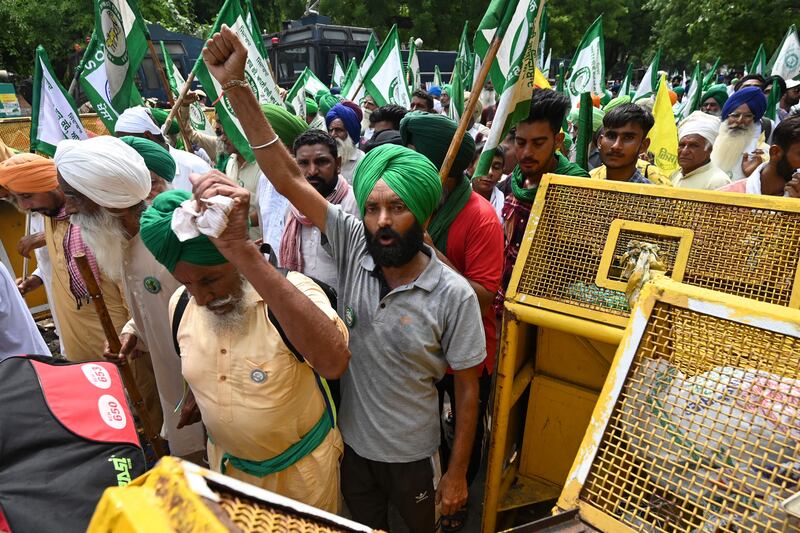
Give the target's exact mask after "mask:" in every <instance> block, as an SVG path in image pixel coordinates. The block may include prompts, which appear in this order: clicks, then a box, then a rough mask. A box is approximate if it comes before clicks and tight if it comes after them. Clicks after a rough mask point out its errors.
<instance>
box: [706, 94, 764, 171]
mask: <svg viewBox="0 0 800 533" xmlns="http://www.w3.org/2000/svg"><path fill="white" fill-rule="evenodd" d="M766 110H767V98H766V97H765V96H764V93H763V92H762V91H761V89H759V88H758V87H743V88H741V89H739V90H738V91H736V92H735V93H733V94H732V95H731V96H730V98H728V100H727V101H726V102H725V106H724V107H723V108H722V125H721V126H720V129H719V135H718V136H717V140H716V141H715V142H714V149H713V151H712V152H711V161H712V162H713V163H714V164H715V165H716V166H717V167H719V168H720V169H721V170H722V171H723V172H725V173H727V174H728V175H729V176H730V177H731V180H732V181H738V180H740V179H743V178H746V177H748V176H749V175H750V174H752V173H753V171H754V170H755V169H756V167H758V166H759V165H760V164H761V163H763V162H765V161H768V160H769V155H768V152H769V145H767V144H766V143H765V142H764V138H763V134H762V132H761V118H762V117H763V116H764V112H765V111H766Z"/></svg>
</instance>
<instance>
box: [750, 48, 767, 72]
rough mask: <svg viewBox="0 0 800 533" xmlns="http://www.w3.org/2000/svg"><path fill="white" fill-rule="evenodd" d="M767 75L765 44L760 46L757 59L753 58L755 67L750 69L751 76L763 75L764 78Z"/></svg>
mask: <svg viewBox="0 0 800 533" xmlns="http://www.w3.org/2000/svg"><path fill="white" fill-rule="evenodd" d="M766 73H767V51H766V50H764V43H761V44H760V45H758V51H757V52H756V57H755V58H753V65H752V66H751V67H750V72H749V74H761V75H762V76H764V75H766Z"/></svg>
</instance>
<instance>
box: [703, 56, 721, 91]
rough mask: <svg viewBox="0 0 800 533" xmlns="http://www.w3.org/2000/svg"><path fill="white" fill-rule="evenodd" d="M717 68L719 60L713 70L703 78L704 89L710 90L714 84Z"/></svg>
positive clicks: (715, 62) (712, 67)
mask: <svg viewBox="0 0 800 533" xmlns="http://www.w3.org/2000/svg"><path fill="white" fill-rule="evenodd" d="M717 67H719V58H717V59H716V60H715V61H714V64H713V65H712V66H711V69H710V70H709V71H708V72H706V75H705V76H703V89H708V88H709V87H711V85H713V84H714V79H715V78H716V77H717Z"/></svg>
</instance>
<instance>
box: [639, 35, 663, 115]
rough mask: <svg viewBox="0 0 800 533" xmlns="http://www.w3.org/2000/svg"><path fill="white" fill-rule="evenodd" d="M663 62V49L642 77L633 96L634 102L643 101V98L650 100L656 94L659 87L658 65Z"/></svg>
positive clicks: (659, 50)
mask: <svg viewBox="0 0 800 533" xmlns="http://www.w3.org/2000/svg"><path fill="white" fill-rule="evenodd" d="M660 62H661V48H659V49H658V50H657V51H656V55H655V56H654V57H653V60H652V61H651V62H650V66H649V67H647V70H646V71H645V73H644V76H643V77H642V81H641V83H639V86H638V87H637V88H636V92H635V93H634V94H633V101H634V102H635V101H637V100H641V99H642V98H650V97H651V96H653V95H654V94H656V86H657V85H658V64H659V63H660Z"/></svg>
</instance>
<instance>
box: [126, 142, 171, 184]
mask: <svg viewBox="0 0 800 533" xmlns="http://www.w3.org/2000/svg"><path fill="white" fill-rule="evenodd" d="M120 140H121V141H122V142H124V143H125V144H127V145H128V146H130V147H131V148H133V149H134V150H136V151H137V152H138V153H139V155H140V156H142V159H144V164H145V165H147V169H148V170H150V171H152V172H155V173H156V175H157V176H158V177H159V178H163V179H165V180H167V181H168V182H170V183H172V180H173V179H175V168H176V167H175V160H174V159H173V158H172V156H171V155H170V154H169V152H168V151H167V150H166V149H165V148H162V147H161V146H160V145H159V144H158V143H155V142H153V141H151V140H149V139H144V138H141V137H132V136H130V135H126V136H125V137H120Z"/></svg>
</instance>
